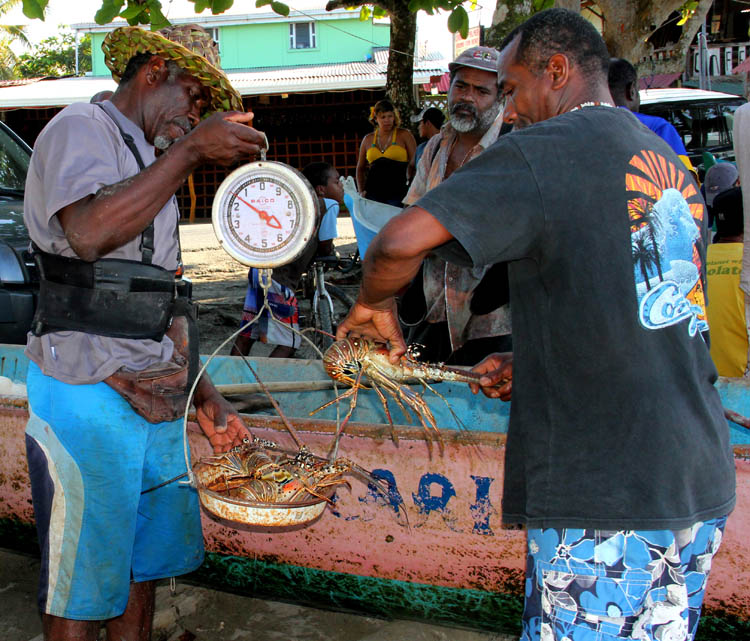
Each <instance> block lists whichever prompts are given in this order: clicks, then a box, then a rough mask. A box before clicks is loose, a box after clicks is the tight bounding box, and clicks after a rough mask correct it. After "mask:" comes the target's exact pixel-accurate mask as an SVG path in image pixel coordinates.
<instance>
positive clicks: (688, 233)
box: [625, 150, 708, 336]
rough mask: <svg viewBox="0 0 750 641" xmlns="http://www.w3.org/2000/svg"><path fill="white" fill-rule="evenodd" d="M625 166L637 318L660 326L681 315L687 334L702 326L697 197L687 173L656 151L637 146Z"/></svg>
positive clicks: (701, 250) (701, 215) (701, 253)
mask: <svg viewBox="0 0 750 641" xmlns="http://www.w3.org/2000/svg"><path fill="white" fill-rule="evenodd" d="M630 167H631V172H630V173H627V174H626V176H625V186H626V189H627V191H628V198H629V199H628V217H629V220H630V238H631V252H632V258H633V275H634V278H635V286H636V294H637V297H638V301H639V310H638V311H639V321H640V323H641V325H642V326H643V327H645V328H647V329H661V328H663V327H668V326H671V325H675V324H677V323H681V322H682V321H685V320H687V321H688V325H687V326H688V331H689V333H690V335H691V336H692V335H694V334H695V333H696V332H699V331H703V330H705V329H707V328H708V323H707V322H706V305H705V296H704V289H703V275H702V270H703V264H704V258H703V257H704V256H705V248H704V246H703V238H702V236H701V226H702V225H703V219H704V217H705V205H704V203H703V199H702V198H701V196H700V193H699V192H698V190H697V188H696V186H695V183H694V182H693V180H692V178H690V177H689V176H688V175H687V172H686V171H684V169H681V166H680V165H678V164H675V163H673V162H672V161H670V160H668V159H666V158H664V157H663V156H661V155H660V154H658V153H655V152H653V151H647V150H644V151H641V152H640V153H639V154H636V155H635V156H633V158H631V160H630Z"/></svg>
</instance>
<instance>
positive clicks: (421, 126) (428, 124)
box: [409, 107, 445, 177]
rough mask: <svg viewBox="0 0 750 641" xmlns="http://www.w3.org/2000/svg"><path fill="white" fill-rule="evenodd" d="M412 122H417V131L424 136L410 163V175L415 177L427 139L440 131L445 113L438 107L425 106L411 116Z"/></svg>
mask: <svg viewBox="0 0 750 641" xmlns="http://www.w3.org/2000/svg"><path fill="white" fill-rule="evenodd" d="M411 121H412V122H416V123H418V124H417V131H418V133H419V137H420V138H422V139H423V140H422V142H420V143H419V144H418V145H417V150H416V151H415V152H414V158H412V161H411V162H410V163H409V175H410V177H413V176H414V174H415V173H416V171H417V165H418V164H419V159H420V158H421V157H422V153H423V152H424V148H425V147H426V146H427V141H428V140H429V139H430V138H432V137H433V136H434V135H436V134H439V133H440V128H441V127H442V126H443V123H444V122H445V114H444V113H443V112H442V111H441V110H440V109H438V108H437V107H425V108H424V109H422V111H420V112H419V113H418V114H417V115H416V116H412V117H411Z"/></svg>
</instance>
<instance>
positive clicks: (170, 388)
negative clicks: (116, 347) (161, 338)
mask: <svg viewBox="0 0 750 641" xmlns="http://www.w3.org/2000/svg"><path fill="white" fill-rule="evenodd" d="M196 312H197V306H196V305H195V303H193V302H192V301H191V300H189V299H188V298H186V297H178V298H177V300H176V301H175V304H174V315H173V317H172V323H171V325H170V326H169V328H168V329H167V331H166V335H167V336H169V338H170V339H172V342H173V343H174V352H173V353H172V359H171V360H170V361H169V362H168V363H156V364H154V365H152V366H151V367H148V368H147V369H144V370H141V371H140V372H132V371H130V370H127V369H125V368H121V369H119V370H117V371H116V372H115V373H114V374H112V375H111V376H109V377H108V378H105V379H104V382H105V383H106V384H107V385H109V386H110V387H111V388H112V389H114V390H115V391H116V392H118V393H119V394H120V396H122V397H123V398H124V399H125V400H126V401H127V402H128V403H130V406H131V407H132V408H133V409H134V410H135V411H136V412H137V413H138V414H139V415H140V416H142V417H143V418H145V419H146V420H147V421H148V422H149V423H161V422H162V421H174V420H176V419H178V418H181V417H183V416H184V415H185V412H186V411H187V409H188V408H187V402H188V395H189V393H190V389H191V388H192V386H193V383H194V382H195V378H196V376H197V375H198V369H199V365H200V361H199V356H198V323H197V313H196Z"/></svg>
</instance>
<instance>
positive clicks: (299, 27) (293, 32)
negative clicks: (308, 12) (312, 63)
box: [289, 22, 317, 49]
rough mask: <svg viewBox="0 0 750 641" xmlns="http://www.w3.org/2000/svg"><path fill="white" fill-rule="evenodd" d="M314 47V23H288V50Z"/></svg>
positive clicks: (315, 44)
mask: <svg viewBox="0 0 750 641" xmlns="http://www.w3.org/2000/svg"><path fill="white" fill-rule="evenodd" d="M316 46H317V43H316V39H315V23H314V22H291V23H289V48H290V49H315V47H316Z"/></svg>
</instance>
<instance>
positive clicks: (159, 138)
mask: <svg viewBox="0 0 750 641" xmlns="http://www.w3.org/2000/svg"><path fill="white" fill-rule="evenodd" d="M173 122H174V123H175V124H176V125H178V126H179V127H180V128H181V129H182V130H183V131H184V132H185V134H189V133H190V131H191V130H192V129H193V127H192V125H191V124H190V121H189V120H188V119H187V118H185V117H183V116H180V117H178V118H175V119H174V121H173ZM175 140H177V138H170V137H169V136H167V135H165V134H156V136H154V147H156V148H157V149H161V150H162V151H166V150H167V149H168V148H169V146H170V145H171V144H172V143H173V142H174V141H175Z"/></svg>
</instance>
